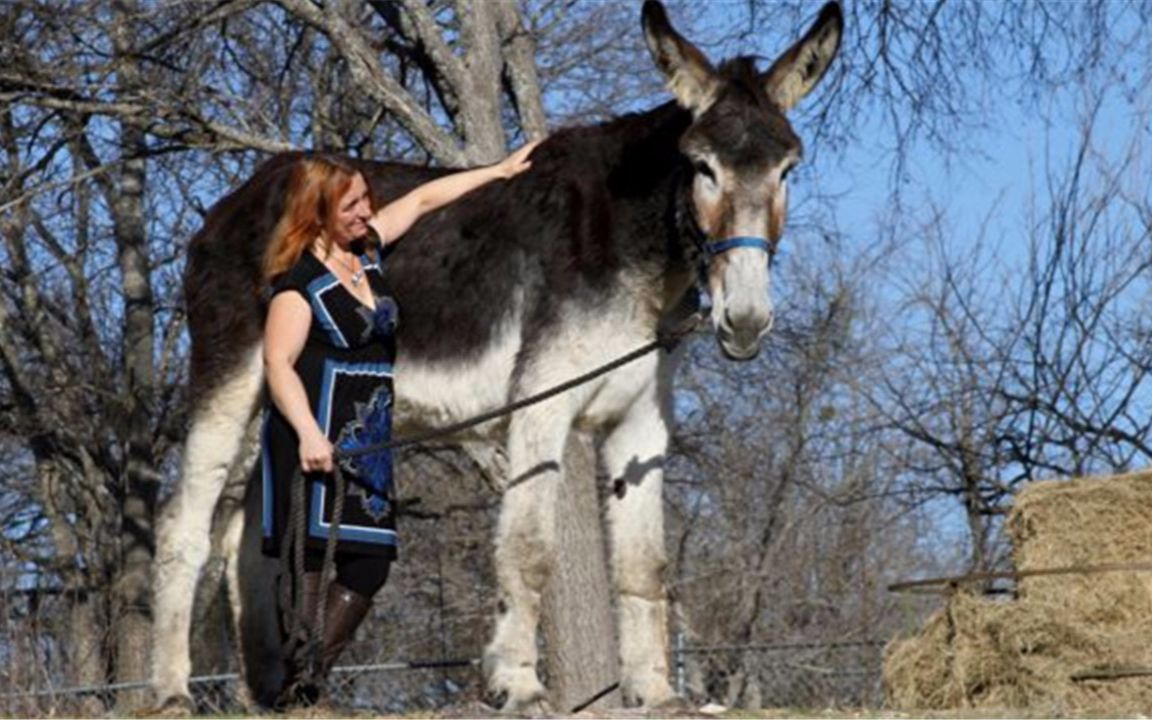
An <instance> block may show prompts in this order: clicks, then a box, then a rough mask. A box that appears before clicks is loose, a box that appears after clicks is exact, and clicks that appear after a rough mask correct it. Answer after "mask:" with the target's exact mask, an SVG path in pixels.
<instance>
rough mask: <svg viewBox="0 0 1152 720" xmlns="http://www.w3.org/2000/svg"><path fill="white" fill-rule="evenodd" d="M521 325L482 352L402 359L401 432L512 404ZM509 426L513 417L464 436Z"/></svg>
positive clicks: (398, 389) (402, 356) (398, 426)
mask: <svg viewBox="0 0 1152 720" xmlns="http://www.w3.org/2000/svg"><path fill="white" fill-rule="evenodd" d="M519 349H520V328H519V324H518V323H516V324H510V326H509V327H506V328H505V329H504V330H502V331H501V332H500V333H499V334H498V336H497V337H496V339H495V341H494V342H492V343H491V344H489V346H488V347H487V348H485V349H484V350H483V351H482V352H480V353H478V354H474V355H469V356H468V357H461V358H453V359H451V360H436V361H434V362H433V361H427V360H422V359H421V358H415V357H411V356H409V355H407V354H406V353H405V352H404V351H403V348H401V350H400V354H399V357H398V358H397V360H396V374H395V381H394V382H395V392H396V415H395V421H396V432H395V434H396V435H397V436H401V435H406V434H409V433H411V432H412V431H414V430H418V429H428V428H438V427H444V426H445V425H449V424H451V423H454V422H459V421H461V420H466V419H469V418H472V417H475V416H476V415H479V414H480V413H483V412H487V411H489V410H492V409H494V408H497V407H500V406H501V405H504V404H505V403H506V402H508V396H509V388H510V387H511V383H512V371H513V368H514V367H515V362H516V353H517V352H518V351H519ZM506 424H507V417H504V418H500V419H498V420H494V421H492V422H488V423H485V424H484V425H481V426H478V427H476V428H473V429H471V430H470V431H468V432H466V433H465V434H464V435H463V436H464V437H469V436H470V437H477V436H482V437H490V436H492V435H493V434H494V433H497V432H499V431H500V430H501V429H502V428H503V427H504V426H505V425H506Z"/></svg>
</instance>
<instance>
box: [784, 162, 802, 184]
mask: <svg viewBox="0 0 1152 720" xmlns="http://www.w3.org/2000/svg"><path fill="white" fill-rule="evenodd" d="M798 164H799V163H792V164H791V165H789V166H788V167H786V168H784V169H783V170H781V171H780V182H784V181H785V180H787V179H788V175H789V173H791V172H792V168H794V167H796V166H797V165H798Z"/></svg>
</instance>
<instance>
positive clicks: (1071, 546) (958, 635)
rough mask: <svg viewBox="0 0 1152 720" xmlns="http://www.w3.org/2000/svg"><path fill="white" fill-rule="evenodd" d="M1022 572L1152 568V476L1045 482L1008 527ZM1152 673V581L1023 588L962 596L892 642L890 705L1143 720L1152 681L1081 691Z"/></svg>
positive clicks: (1019, 505)
mask: <svg viewBox="0 0 1152 720" xmlns="http://www.w3.org/2000/svg"><path fill="white" fill-rule="evenodd" d="M1008 532H1009V534H1010V536H1011V538H1012V541H1013V547H1014V553H1013V557H1014V560H1015V562H1016V567H1017V568H1018V569H1020V570H1030V569H1046V568H1053V567H1070V566H1083V565H1102V564H1112V563H1129V562H1148V561H1150V560H1152V473H1149V472H1144V473H1133V474H1130V475H1123V476H1115V477H1107V478H1093V479H1088V478H1085V479H1080V480H1074V481H1063V482H1044V483H1036V484H1033V485H1031V486H1029V487H1028V488H1026V489H1025V490H1024V491H1023V492H1021V493H1020V495H1019V496H1018V497H1017V499H1016V504H1015V507H1014V509H1013V512H1012V514H1011V516H1010V517H1009V520H1008ZM1134 666H1136V667H1152V573H1149V572H1139V571H1124V572H1109V573H1095V574H1091V575H1074V574H1070V575H1051V576H1039V577H1028V578H1023V579H1021V580H1020V582H1019V583H1018V584H1017V594H1016V597H1015V598H1014V599H1012V600H992V599H986V598H981V597H976V596H973V595H972V594H970V593H967V592H958V593H955V594H953V595H952V596H951V597H950V598H949V599H948V601H947V603H946V605H945V607H944V608H943V609H942V610H940V611H938V612H937V613H935V614H934V615H933V616H932V617H931V618H929V620H928V622H927V624H926V625H925V627H924V629H923V631H921V632H920V633H919V634H918V635H916V636H914V637H911V638H908V639H903V640H897V641H894V642H893V643H891V644H890V645H889V647H888V649H887V651H886V655H885V662H884V683H885V690H886V693H887V698H888V702H889V704H890V705H891V706H892V707H893V708H897V709H905V710H953V709H962V710H970V709H983V710H1015V711H1030V712H1039V713H1043V714H1056V715H1063V714H1067V713H1105V714H1115V713H1134V712H1143V711H1146V710H1147V708H1149V707H1152V680H1150V679H1149V678H1146V677H1143V678H1141V677H1135V678H1126V679H1114V680H1093V681H1075V680H1073V679H1072V676H1073V674H1075V673H1078V672H1081V671H1085V670H1089V669H1093V668H1104V667H1134Z"/></svg>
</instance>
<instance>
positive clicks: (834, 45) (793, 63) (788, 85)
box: [763, 2, 844, 111]
mask: <svg viewBox="0 0 1152 720" xmlns="http://www.w3.org/2000/svg"><path fill="white" fill-rule="evenodd" d="M843 34H844V14H843V13H841V12H840V4H839V3H836V2H830V3H828V4H827V5H825V6H824V8H823V9H821V10H820V16H819V17H817V18H816V22H814V23H813V24H812V27H811V28H810V29H809V30H808V32H807V34H805V35H804V37H803V38H801V39H800V40H799V41H798V42H797V43H796V44H795V45H793V46H792V47H790V48H788V50H787V51H785V53H784V54H783V55H781V56H780V57H779V58H777V59H776V62H774V63H772V67H770V68H768V72H766V73H764V75H763V78H764V89H765V90H766V91H767V93H768V97H770V98H772V99H773V100H775V101H776V104H777V105H779V106H780V107H781V108H782V109H783V110H785V111H788V110H791V109H792V108H793V107H795V106H796V103H798V102H800V100H801V99H802V98H803V97H804V96H805V95H807V94H808V93H809V92H810V91H811V90H812V88H814V87H816V84H817V83H819V82H820V78H822V77H824V71H825V70H827V69H828V66H829V65H831V64H832V58H834V57H836V51H837V50H839V49H840V37H841V36H842V35H843Z"/></svg>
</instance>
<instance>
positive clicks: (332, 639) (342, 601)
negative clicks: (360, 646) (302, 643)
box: [320, 582, 372, 676]
mask: <svg viewBox="0 0 1152 720" xmlns="http://www.w3.org/2000/svg"><path fill="white" fill-rule="evenodd" d="M371 607H372V598H370V597H365V596H363V595H361V594H360V593H358V592H355V591H353V590H349V589H348V588H346V587H344V586H343V585H341V584H339V583H335V582H334V583H332V584H331V585H330V586H329V587H328V602H327V604H326V605H325V610H324V651H323V655H322V656H321V658H322V659H321V665H320V667H321V673H322V674H323V675H325V676H326V675H327V674H328V671H329V670H331V669H332V666H333V665H335V664H336V659H337V658H338V657H340V653H341V652H343V651H344V648H345V647H347V646H348V643H349V642H350V641H351V640H352V636H353V635H355V634H356V628H358V627H360V623H362V622H364V618H365V616H367V615H368V610H369V609H370V608H371Z"/></svg>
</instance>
